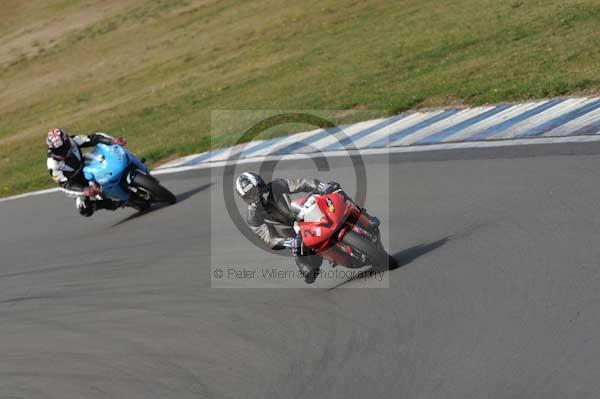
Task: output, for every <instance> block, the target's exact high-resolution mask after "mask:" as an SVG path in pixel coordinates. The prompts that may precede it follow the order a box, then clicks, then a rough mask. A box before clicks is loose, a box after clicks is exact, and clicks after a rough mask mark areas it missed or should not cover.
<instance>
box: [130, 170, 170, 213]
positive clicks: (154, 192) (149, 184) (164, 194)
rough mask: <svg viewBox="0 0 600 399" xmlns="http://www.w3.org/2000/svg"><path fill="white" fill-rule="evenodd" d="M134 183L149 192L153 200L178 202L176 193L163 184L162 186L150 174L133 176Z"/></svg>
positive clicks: (168, 202)
mask: <svg viewBox="0 0 600 399" xmlns="http://www.w3.org/2000/svg"><path fill="white" fill-rule="evenodd" d="M132 183H133V185H135V186H137V187H139V188H141V189H143V190H144V191H146V192H148V194H150V198H151V200H152V201H153V202H164V203H167V204H170V205H171V204H174V203H175V202H177V198H175V195H174V194H173V193H172V192H170V191H169V190H167V189H166V188H164V187H163V186H161V185H160V183H159V182H158V180H156V179H155V178H154V177H152V176H150V175H145V174H143V173H138V174H137V175H135V177H134V178H133V181H132Z"/></svg>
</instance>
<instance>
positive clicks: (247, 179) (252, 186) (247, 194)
mask: <svg viewBox="0 0 600 399" xmlns="http://www.w3.org/2000/svg"><path fill="white" fill-rule="evenodd" d="M266 188H267V185H266V184H265V181H264V180H263V179H262V177H260V176H259V175H258V174H257V173H254V172H244V173H242V174H241V175H239V176H238V178H237V179H236V180H235V191H237V193H238V195H239V196H240V197H242V199H243V200H244V201H246V202H247V203H249V204H251V203H254V202H257V201H258V200H259V199H260V196H261V194H262V193H264V191H265V189H266Z"/></svg>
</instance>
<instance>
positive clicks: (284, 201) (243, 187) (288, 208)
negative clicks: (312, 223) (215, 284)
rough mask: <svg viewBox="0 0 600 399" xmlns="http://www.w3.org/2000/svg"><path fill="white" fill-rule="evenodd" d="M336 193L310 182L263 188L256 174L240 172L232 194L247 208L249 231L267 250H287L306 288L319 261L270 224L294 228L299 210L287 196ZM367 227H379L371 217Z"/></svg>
mask: <svg viewBox="0 0 600 399" xmlns="http://www.w3.org/2000/svg"><path fill="white" fill-rule="evenodd" d="M337 190H341V187H340V185H339V184H338V183H335V182H330V183H323V182H321V181H319V180H317V179H310V178H291V179H275V180H273V181H272V182H270V183H268V184H266V183H265V182H264V180H263V179H262V178H261V177H260V176H259V175H258V174H256V173H254V172H244V173H242V174H241V175H240V176H238V178H237V179H236V192H237V193H238V195H239V196H240V197H242V199H243V200H244V201H245V202H246V203H247V204H248V216H247V223H248V225H249V227H250V229H251V230H252V231H253V232H254V233H255V234H256V235H258V236H259V237H260V238H261V240H262V241H264V243H265V244H266V245H267V246H268V247H269V248H271V249H275V250H280V249H285V248H289V249H290V250H291V253H292V255H293V256H294V257H295V260H296V264H297V266H298V269H299V270H300V273H302V275H303V276H304V281H305V282H306V283H308V284H311V283H313V282H314V281H315V279H316V278H317V276H318V275H319V271H320V267H321V264H322V263H323V258H321V257H320V256H318V255H316V253H315V252H314V251H313V250H310V249H309V248H307V247H305V246H304V243H303V242H302V236H301V235H300V234H295V235H294V236H293V237H284V236H281V235H280V234H279V233H278V232H277V230H276V229H275V227H274V224H276V223H279V224H283V225H287V226H293V225H294V222H295V221H296V217H297V215H298V212H299V209H296V208H294V207H293V206H292V205H291V202H292V201H291V198H290V194H295V193H314V194H329V193H332V192H334V191H337ZM369 223H370V224H371V225H372V226H373V228H378V226H379V220H378V219H377V218H375V217H371V216H369Z"/></svg>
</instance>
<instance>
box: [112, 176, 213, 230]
mask: <svg viewBox="0 0 600 399" xmlns="http://www.w3.org/2000/svg"><path fill="white" fill-rule="evenodd" d="M213 184H214V183H212V182H211V183H208V184H203V185H202V186H199V187H196V188H193V189H191V190H188V191H185V192H183V193H180V194H177V195H175V197H176V198H177V203H175V204H173V205H171V206H174V205H177V204H179V203H181V202H184V201H186V200H188V199H190V198H191V197H193V196H194V195H196V194H198V193H199V192H202V191H204V190H206V189H207V188H209V187H210V186H212V185H213ZM168 206H169V205H164V204H154V205H152V206H151V207H150V208H148V209H146V210H145V211H142V212H137V213H134V214H133V215H131V216H129V217H127V218H125V219H123V220H121V221H120V222H117V223H115V224H113V225H112V226H111V227H117V226H119V225H122V224H123V223H127V222H129V221H131V220H133V219H137V218H139V217H142V216H144V215H147V214H149V213H152V212H154V211H157V210H159V209H162V208H166V207H168Z"/></svg>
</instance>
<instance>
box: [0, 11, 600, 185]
mask: <svg viewBox="0 0 600 399" xmlns="http://www.w3.org/2000/svg"><path fill="white" fill-rule="evenodd" d="M39 3H40V2H36V1H33V0H27V1H24V0H7V1H6V4H5V5H3V9H2V11H1V13H2V21H3V23H2V24H0V90H1V93H2V96H1V97H0V196H7V195H11V194H16V193H19V192H24V191H28V190H32V189H38V188H44V187H48V186H51V185H52V182H51V181H50V179H49V178H48V175H47V171H46V170H45V150H44V135H45V132H46V131H48V129H49V128H51V127H54V126H61V127H64V128H66V129H67V130H68V131H69V132H77V133H87V132H91V131H98V130H101V131H106V132H107V133H110V134H113V135H125V136H126V137H127V138H128V139H129V143H130V148H131V149H132V150H133V151H135V152H136V153H138V154H139V155H140V156H145V157H147V158H148V159H149V160H150V161H151V162H152V163H154V164H156V163H158V162H160V161H164V160H165V159H169V158H173V157H175V156H181V155H186V154H189V153H193V152H199V151H203V150H206V149H208V148H210V147H211V146H215V145H227V144H229V143H231V142H233V140H234V133H239V132H240V131H241V130H242V129H244V127H246V126H245V123H247V121H245V120H243V119H240V120H238V119H236V118H231V120H227V121H225V123H221V124H219V130H218V131H217V132H215V133H216V134H217V135H218V137H217V139H216V140H211V111H212V110H227V109H244V110H248V109H249V110H277V109H300V110H302V109H311V110H315V109H317V110H318V109H328V110H346V111H347V112H343V113H333V114H329V116H331V117H332V118H334V119H335V121H336V122H344V121H353V120H357V119H361V118H364V117H366V116H368V117H375V116H385V115H390V114H394V113H397V112H400V111H403V110H406V109H409V108H413V107H431V106H442V105H455V104H471V105H477V104H483V103H494V102H500V101H517V100H524V99H529V98H542V97H552V96H560V95H566V94H578V93H584V94H585V93H597V92H598V88H600V75H599V71H600V3H598V1H597V0H571V1H565V0H560V1H559V0H547V1H539V0H536V1H533V0H521V1H518V0H514V1H497V0H493V1H492V0H454V1H442V0H401V1H384V0H381V1H378V0H373V1H369V2H365V1H358V0H340V1H335V2H334V1H304V2H293V1H274V0H257V1H252V2H240V1H237V0H222V1H215V0H202V1H193V0H179V1H170V0H160V1H140V0H124V1H117V0H108V1H90V0H88V1H76V0H50V1H46V2H43V6H40V5H39ZM364 110H375V111H372V112H368V113H365V111H364ZM302 127H303V126H300V125H298V126H290V129H289V130H290V131H291V130H297V129H300V128H302ZM285 133H286V132H285V131H283V130H282V129H279V130H275V131H270V132H269V135H275V134H285Z"/></svg>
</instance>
